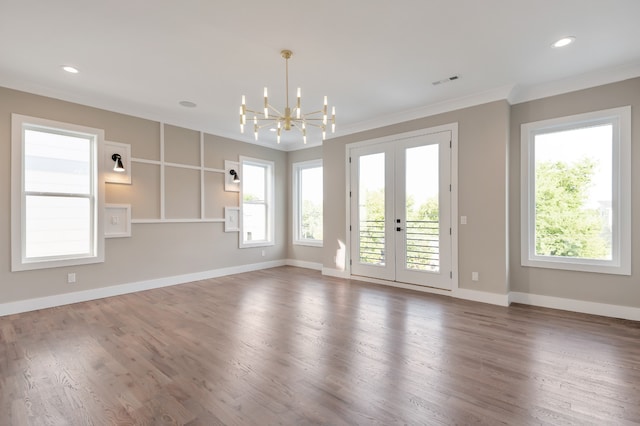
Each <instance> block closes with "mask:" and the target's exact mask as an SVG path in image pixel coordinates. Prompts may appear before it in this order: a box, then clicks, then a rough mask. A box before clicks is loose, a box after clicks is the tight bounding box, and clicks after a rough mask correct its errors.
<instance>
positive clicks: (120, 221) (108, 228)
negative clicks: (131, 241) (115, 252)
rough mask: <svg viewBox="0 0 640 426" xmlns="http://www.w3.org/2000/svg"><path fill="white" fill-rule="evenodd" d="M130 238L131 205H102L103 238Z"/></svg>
mask: <svg viewBox="0 0 640 426" xmlns="http://www.w3.org/2000/svg"><path fill="white" fill-rule="evenodd" d="M130 236H131V204H105V205H104V237H105V238H125V237H130Z"/></svg>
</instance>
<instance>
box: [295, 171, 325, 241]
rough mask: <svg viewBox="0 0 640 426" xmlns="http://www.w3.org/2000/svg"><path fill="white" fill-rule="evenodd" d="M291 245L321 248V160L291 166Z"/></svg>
mask: <svg viewBox="0 0 640 426" xmlns="http://www.w3.org/2000/svg"><path fill="white" fill-rule="evenodd" d="M292 176H293V183H292V186H293V197H292V200H293V243H294V244H299V245H308V246H318V247H322V160H312V161H305V162H302V163H294V164H293V174H292Z"/></svg>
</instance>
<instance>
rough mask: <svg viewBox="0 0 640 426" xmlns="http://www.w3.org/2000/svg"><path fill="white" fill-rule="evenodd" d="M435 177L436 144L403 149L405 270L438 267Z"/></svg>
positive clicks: (438, 240) (436, 161)
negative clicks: (404, 153) (404, 152)
mask: <svg viewBox="0 0 640 426" xmlns="http://www.w3.org/2000/svg"><path fill="white" fill-rule="evenodd" d="M438 176H439V170H438V145H425V146H420V147H416V148H409V149H407V150H406V170H405V185H406V201H405V209H406V210H405V213H406V215H405V217H406V218H407V219H406V220H407V223H406V241H405V245H406V246H405V247H406V254H407V255H406V260H405V268H406V269H413V270H419V271H431V272H438V271H439V269H440V208H439V204H438V198H439V179H438Z"/></svg>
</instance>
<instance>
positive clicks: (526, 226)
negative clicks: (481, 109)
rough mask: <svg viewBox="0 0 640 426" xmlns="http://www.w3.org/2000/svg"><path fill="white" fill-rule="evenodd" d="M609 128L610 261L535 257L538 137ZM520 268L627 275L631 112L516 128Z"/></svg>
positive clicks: (603, 112) (578, 116)
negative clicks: (604, 125)
mask: <svg viewBox="0 0 640 426" xmlns="http://www.w3.org/2000/svg"><path fill="white" fill-rule="evenodd" d="M602 123H611V124H613V128H614V130H613V140H612V157H613V159H612V161H613V164H612V177H613V182H614V184H613V189H612V190H613V193H612V195H613V197H612V198H613V199H612V206H613V216H612V217H613V232H612V234H613V241H612V260H610V261H608V260H599V259H577V258H561V257H553V256H538V255H536V254H535V222H534V219H535V212H534V209H535V178H534V176H533V175H532V173H533V172H534V170H535V164H534V161H535V156H534V149H535V147H534V143H533V142H534V137H535V135H536V134H540V133H547V132H550V131H561V130H569V129H576V128H581V127H586V126H587V125H590V124H602ZM520 150H521V151H520V185H521V187H520V221H521V222H520V263H521V265H522V266H528V267H539V268H550V269H562V270H570V271H583V272H595V273H606V274H617V275H631V107H630V106H624V107H619V108H611V109H606V110H600V111H593V112H588V113H584V114H576V115H570V116H565V117H558V118H553V119H548V120H541V121H536V122H531V123H524V124H522V125H521V127H520Z"/></svg>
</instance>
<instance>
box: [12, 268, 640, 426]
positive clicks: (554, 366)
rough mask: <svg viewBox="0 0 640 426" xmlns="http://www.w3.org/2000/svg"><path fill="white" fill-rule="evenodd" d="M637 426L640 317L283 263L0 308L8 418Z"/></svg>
mask: <svg viewBox="0 0 640 426" xmlns="http://www.w3.org/2000/svg"><path fill="white" fill-rule="evenodd" d="M129 424H135V425H138V424H140V425H142V424H145V425H154V426H155V425H165V424H188V425H223V424H224V425H270V424H284V425H307V424H327V425H355V424H357V425H360V424H362V425H393V424H409V425H439V424H447V425H450V424H459V425H468V424H491V425H495V424H508V425H529V424H532V425H534V424H536V425H537V424H544V425H546V424H553V425H572V424H574V425H591V424H592V425H608V424H611V425H626V424H640V323H637V322H632V321H624V320H616V319H610V318H603V317H596V316H589V315H583V314H575V313H568V312H562V311H555V310H550V309H541V308H534V307H528V306H522V305H515V306H512V307H510V308H502V307H496V306H492V305H485V304H480V303H474V302H467V301H461V300H456V299H452V298H448V297H443V296H436V295H430V294H421V293H416V292H412V291H408V290H402V289H396V288H388V287H384V286H376V285H373V284H367V283H361V282H356V281H348V280H340V279H335V278H328V277H322V276H321V275H320V273H319V272H316V271H310V270H305V269H299V268H293V267H282V268H274V269H269V270H264V271H258V272H251V273H246V274H240V275H234V276H228V277H223V278H219V279H211V280H205V281H200V282H196V283H190V284H184V285H180V286H175V287H168V288H163V289H157V290H151V291H146V292H141V293H137V294H130V295H124V296H119V297H113V298H109V299H103V300H98V301H92V302H85V303H79V304H75V305H70V306H64V307H59V308H53V309H46V310H42V311H36V312H30V313H24V314H18V315H11V316H6V317H2V318H0V425H3V426H4V425H129Z"/></svg>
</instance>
